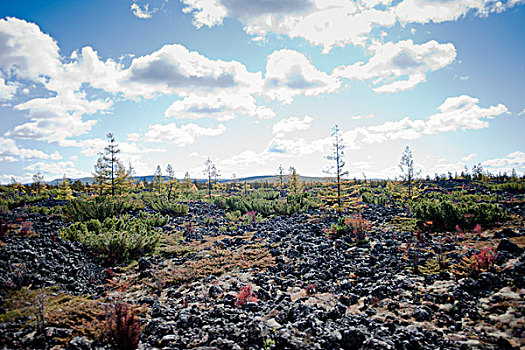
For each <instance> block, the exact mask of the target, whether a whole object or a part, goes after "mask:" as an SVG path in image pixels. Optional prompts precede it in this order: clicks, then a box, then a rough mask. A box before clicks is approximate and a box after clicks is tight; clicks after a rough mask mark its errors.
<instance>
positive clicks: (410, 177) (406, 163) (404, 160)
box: [399, 146, 421, 199]
mask: <svg viewBox="0 0 525 350" xmlns="http://www.w3.org/2000/svg"><path fill="white" fill-rule="evenodd" d="M399 168H400V169H401V171H402V172H403V174H402V175H401V176H402V177H403V180H405V181H406V182H407V183H408V198H409V199H412V182H413V181H414V178H415V177H416V176H418V175H419V174H420V173H421V171H420V170H417V171H416V170H414V159H413V158H412V151H411V150H410V147H408V146H406V148H405V151H404V152H403V154H402V155H401V161H400V162H399Z"/></svg>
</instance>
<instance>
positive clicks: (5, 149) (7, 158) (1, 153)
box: [0, 137, 62, 162]
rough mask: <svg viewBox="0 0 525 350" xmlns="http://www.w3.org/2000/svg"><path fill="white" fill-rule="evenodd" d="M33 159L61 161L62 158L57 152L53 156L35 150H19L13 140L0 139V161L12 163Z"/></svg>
mask: <svg viewBox="0 0 525 350" xmlns="http://www.w3.org/2000/svg"><path fill="white" fill-rule="evenodd" d="M33 159H52V160H59V159H62V156H60V154H59V153H58V152H57V151H55V153H53V154H48V153H45V152H43V151H40V150H37V149H29V148H20V147H18V146H17V144H16V142H15V140H13V139H9V138H5V137H0V161H2V162H14V161H17V160H33Z"/></svg>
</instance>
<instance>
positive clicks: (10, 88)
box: [0, 78, 18, 101]
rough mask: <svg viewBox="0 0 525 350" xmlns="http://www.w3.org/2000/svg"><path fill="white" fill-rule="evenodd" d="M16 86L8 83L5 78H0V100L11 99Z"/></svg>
mask: <svg viewBox="0 0 525 350" xmlns="http://www.w3.org/2000/svg"><path fill="white" fill-rule="evenodd" d="M17 89H18V87H17V86H16V85H15V84H12V83H8V82H6V81H5V79H3V78H0V101H9V100H10V99H12V98H13V97H14V96H15V94H16V90H17Z"/></svg>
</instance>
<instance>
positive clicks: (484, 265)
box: [474, 247, 498, 271]
mask: <svg viewBox="0 0 525 350" xmlns="http://www.w3.org/2000/svg"><path fill="white" fill-rule="evenodd" d="M474 256H475V257H476V260H475V262H474V269H475V270H476V271H481V270H485V271H489V270H491V269H492V268H493V267H494V261H495V260H496V258H497V257H498V254H497V253H496V250H495V249H494V248H492V247H485V248H483V249H482V250H481V253H479V254H474Z"/></svg>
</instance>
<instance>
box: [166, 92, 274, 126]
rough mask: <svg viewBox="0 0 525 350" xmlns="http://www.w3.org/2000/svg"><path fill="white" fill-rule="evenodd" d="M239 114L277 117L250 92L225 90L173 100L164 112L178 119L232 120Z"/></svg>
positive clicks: (261, 117) (265, 117)
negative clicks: (226, 91) (233, 92)
mask: <svg viewBox="0 0 525 350" xmlns="http://www.w3.org/2000/svg"><path fill="white" fill-rule="evenodd" d="M239 115H248V116H250V117H258V118H259V119H270V118H273V117H275V112H274V111H273V110H272V109H271V108H269V107H266V106H257V104H256V101H255V98H254V97H253V96H252V95H250V94H247V93H244V94H242V93H241V94H231V93H225V92H217V93H213V94H207V95H198V94H192V95H189V96H187V97H185V98H183V99H182V100H178V101H175V102H173V103H172V104H171V106H169V107H168V109H167V110H166V111H165V112H164V116H165V117H173V118H177V119H201V118H211V119H215V120H219V121H226V120H231V119H234V118H235V117H237V116H239Z"/></svg>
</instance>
